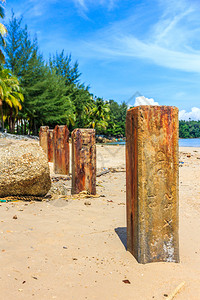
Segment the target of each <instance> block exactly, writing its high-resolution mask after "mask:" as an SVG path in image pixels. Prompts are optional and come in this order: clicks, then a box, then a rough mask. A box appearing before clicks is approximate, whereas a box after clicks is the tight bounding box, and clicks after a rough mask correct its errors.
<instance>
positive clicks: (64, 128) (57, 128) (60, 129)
mask: <svg viewBox="0 0 200 300" xmlns="http://www.w3.org/2000/svg"><path fill="white" fill-rule="evenodd" d="M56 131H57V132H63V131H65V132H67V133H68V134H69V129H68V127H67V125H56V126H55V128H54V132H56Z"/></svg>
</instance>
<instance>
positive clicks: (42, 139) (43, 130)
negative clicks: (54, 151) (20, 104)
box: [39, 126, 49, 155]
mask: <svg viewBox="0 0 200 300" xmlns="http://www.w3.org/2000/svg"><path fill="white" fill-rule="evenodd" d="M48 129H49V126H41V127H40V132H39V143H40V146H41V147H42V149H43V150H44V152H45V153H46V155H48V146H47V131H48Z"/></svg>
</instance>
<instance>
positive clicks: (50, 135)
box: [47, 129, 53, 162]
mask: <svg viewBox="0 0 200 300" xmlns="http://www.w3.org/2000/svg"><path fill="white" fill-rule="evenodd" d="M47 147H48V161H49V162H53V129H48V131H47Z"/></svg>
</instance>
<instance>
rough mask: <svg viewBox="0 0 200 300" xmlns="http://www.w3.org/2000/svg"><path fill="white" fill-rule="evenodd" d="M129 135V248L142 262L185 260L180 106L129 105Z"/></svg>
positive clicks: (127, 171) (127, 158) (127, 157)
mask: <svg viewBox="0 0 200 300" xmlns="http://www.w3.org/2000/svg"><path fill="white" fill-rule="evenodd" d="M126 140H127V141H126V197H127V250H128V251H130V252H131V253H132V254H133V255H134V256H135V258H136V259H137V261H138V262H139V263H150V262H159V261H166V262H179V239H178V227H179V225H178V109H177V108H176V107H170V106H138V107H135V108H132V109H130V110H128V111H127V117H126Z"/></svg>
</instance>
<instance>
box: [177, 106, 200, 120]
mask: <svg viewBox="0 0 200 300" xmlns="http://www.w3.org/2000/svg"><path fill="white" fill-rule="evenodd" d="M189 119H191V120H194V121H199V120H200V108H198V107H192V109H191V111H189V112H187V111H186V110H181V111H179V120H185V121H189Z"/></svg>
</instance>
